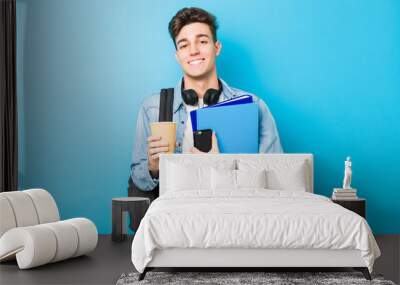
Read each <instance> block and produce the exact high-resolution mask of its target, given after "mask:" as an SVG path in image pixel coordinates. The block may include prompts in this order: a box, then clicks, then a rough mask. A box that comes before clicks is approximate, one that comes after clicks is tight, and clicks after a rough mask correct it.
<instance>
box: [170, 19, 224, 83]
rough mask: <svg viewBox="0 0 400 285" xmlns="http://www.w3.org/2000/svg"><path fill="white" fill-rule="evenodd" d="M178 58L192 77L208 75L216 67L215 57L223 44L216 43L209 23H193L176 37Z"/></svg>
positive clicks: (185, 71)
mask: <svg viewBox="0 0 400 285" xmlns="http://www.w3.org/2000/svg"><path fill="white" fill-rule="evenodd" d="M175 42H176V47H177V50H176V54H175V56H176V59H177V60H178V62H179V64H180V65H181V66H182V69H183V71H184V73H185V74H186V75H187V76H190V77H192V78H196V79H200V78H204V77H206V76H207V75H208V74H210V73H211V72H212V71H213V70H214V69H215V58H216V56H218V55H219V52H220V50H221V44H220V43H219V42H218V41H217V42H215V43H214V41H213V36H212V33H211V30H210V28H209V26H208V25H207V24H204V23H192V24H189V25H186V26H184V27H183V28H182V29H181V31H180V32H179V34H178V35H177V37H176V39H175Z"/></svg>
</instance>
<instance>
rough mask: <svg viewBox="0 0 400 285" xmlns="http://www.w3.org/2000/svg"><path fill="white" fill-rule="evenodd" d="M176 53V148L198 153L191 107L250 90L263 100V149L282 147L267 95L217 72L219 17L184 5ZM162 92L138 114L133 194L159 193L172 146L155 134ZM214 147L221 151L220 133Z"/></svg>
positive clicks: (175, 32) (173, 24)
mask: <svg viewBox="0 0 400 285" xmlns="http://www.w3.org/2000/svg"><path fill="white" fill-rule="evenodd" d="M168 28H169V33H170V35H171V38H172V40H173V42H174V45H175V48H176V53H175V57H176V60H177V61H178V63H179V64H180V66H181V67H182V71H183V78H181V79H180V80H179V83H178V85H177V86H176V87H175V88H174V101H173V121H174V122H176V123H177V133H176V141H177V145H176V148H175V150H174V151H175V152H176V153H190V152H192V153H197V152H199V151H198V150H197V149H196V148H194V147H193V133H192V124H191V121H190V116H189V112H190V111H192V110H195V109H197V108H199V107H203V106H207V105H213V104H216V103H218V102H220V101H224V100H228V99H231V98H232V97H236V96H241V95H251V96H252V97H253V101H254V102H255V103H257V104H258V106H259V152H260V153H279V152H282V147H281V143H280V140H279V135H278V131H277V129H276V126H275V122H274V119H273V117H272V115H271V113H270V111H269V109H268V107H267V105H266V104H265V103H264V101H263V100H261V99H260V98H258V97H257V96H255V95H253V94H250V93H248V92H245V91H242V90H239V89H236V88H233V87H231V86H229V85H228V84H227V83H226V82H224V81H223V80H222V79H220V78H218V75H217V67H216V58H217V57H218V55H219V54H220V52H221V48H222V45H221V43H220V42H219V41H218V39H217V22H216V18H215V17H214V16H213V15H212V14H210V13H208V12H207V11H205V10H203V9H200V8H184V9H182V10H180V11H178V12H177V14H176V15H175V16H174V17H173V18H172V19H171V21H170V23H169V27H168ZM159 107H160V93H156V94H154V95H153V96H150V97H149V98H147V99H145V100H144V102H143V104H142V106H141V108H140V110H139V114H138V119H137V126H136V139H135V143H134V148H133V160H132V164H131V178H132V181H133V184H132V185H131V186H132V187H130V191H129V192H130V193H129V195H130V196H145V197H149V198H150V199H154V198H157V197H158V169H159V168H158V167H159V156H160V154H161V153H165V152H167V151H168V143H167V142H165V141H163V140H161V138H160V137H155V136H151V135H150V127H149V124H150V123H152V122H157V121H158V116H159ZM211 152H214V153H216V152H218V141H217V137H216V136H215V134H213V139H212V149H211Z"/></svg>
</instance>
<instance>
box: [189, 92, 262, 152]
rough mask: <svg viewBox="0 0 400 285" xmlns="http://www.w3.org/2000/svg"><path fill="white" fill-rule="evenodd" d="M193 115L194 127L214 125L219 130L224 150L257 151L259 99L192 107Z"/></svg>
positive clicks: (221, 147)
mask: <svg viewBox="0 0 400 285" xmlns="http://www.w3.org/2000/svg"><path fill="white" fill-rule="evenodd" d="M250 97H251V96H250ZM225 102H227V101H225ZM221 103H223V102H221ZM190 116H191V119H192V128H193V131H197V130H204V129H212V130H213V131H214V132H215V133H216V135H217V139H218V146H219V150H220V152H221V153H258V144H259V142H258V139H259V137H258V105H257V104H256V103H252V102H250V103H242V104H227V105H219V106H216V105H214V106H210V107H206V108H201V109H197V110H194V111H191V112H190Z"/></svg>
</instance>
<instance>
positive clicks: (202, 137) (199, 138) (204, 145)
mask: <svg viewBox="0 0 400 285" xmlns="http://www.w3.org/2000/svg"><path fill="white" fill-rule="evenodd" d="M193 141H194V147H195V148H197V149H198V150H200V151H202V152H209V151H210V150H211V144H212V143H211V142H212V130H210V129H206V130H198V131H194V132H193Z"/></svg>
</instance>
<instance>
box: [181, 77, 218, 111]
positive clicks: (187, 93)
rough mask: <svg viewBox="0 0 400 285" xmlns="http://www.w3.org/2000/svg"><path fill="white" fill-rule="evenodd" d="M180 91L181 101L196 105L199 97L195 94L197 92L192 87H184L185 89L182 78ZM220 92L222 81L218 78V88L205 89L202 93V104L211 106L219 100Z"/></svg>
mask: <svg viewBox="0 0 400 285" xmlns="http://www.w3.org/2000/svg"><path fill="white" fill-rule="evenodd" d="M181 93H182V99H183V102H185V104H186V105H192V106H197V104H198V103H199V97H198V96H197V93H196V91H195V90H193V89H186V90H185V84H184V81H183V78H182V85H181ZM221 93H222V83H221V81H220V80H219V79H218V90H217V89H214V88H210V89H207V91H206V93H204V96H203V102H204V104H206V105H208V106H211V105H215V104H217V103H218V101H219V95H221Z"/></svg>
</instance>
